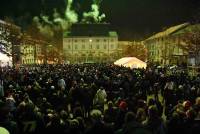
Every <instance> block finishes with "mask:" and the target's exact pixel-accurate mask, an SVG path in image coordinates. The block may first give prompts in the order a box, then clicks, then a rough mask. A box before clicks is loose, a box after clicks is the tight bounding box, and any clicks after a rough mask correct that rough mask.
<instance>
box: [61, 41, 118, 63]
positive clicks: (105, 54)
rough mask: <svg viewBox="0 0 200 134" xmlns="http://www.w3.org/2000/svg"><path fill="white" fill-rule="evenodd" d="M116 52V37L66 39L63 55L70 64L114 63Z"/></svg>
mask: <svg viewBox="0 0 200 134" xmlns="http://www.w3.org/2000/svg"><path fill="white" fill-rule="evenodd" d="M117 50H118V38H117V37H67V38H64V39H63V53H64V55H65V57H66V60H68V61H70V62H71V63H73V62H74V63H85V62H105V61H108V62H109V61H114V60H115V59H116V53H117Z"/></svg>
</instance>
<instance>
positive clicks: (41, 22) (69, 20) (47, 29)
mask: <svg viewBox="0 0 200 134" xmlns="http://www.w3.org/2000/svg"><path fill="white" fill-rule="evenodd" d="M72 3H73V0H67V6H66V10H65V14H64V17H61V15H60V14H59V13H58V12H57V10H56V9H54V14H53V21H52V20H50V19H49V16H46V15H43V14H41V15H40V17H34V18H33V21H34V22H35V23H36V24H37V26H38V29H39V30H40V32H41V33H42V34H44V35H48V36H50V37H52V36H54V32H53V31H54V28H56V27H55V26H56V25H59V26H61V27H62V29H63V30H67V29H68V28H69V27H70V26H71V25H72V24H73V23H76V22H78V15H77V13H76V12H75V11H74V10H73V9H72Z"/></svg>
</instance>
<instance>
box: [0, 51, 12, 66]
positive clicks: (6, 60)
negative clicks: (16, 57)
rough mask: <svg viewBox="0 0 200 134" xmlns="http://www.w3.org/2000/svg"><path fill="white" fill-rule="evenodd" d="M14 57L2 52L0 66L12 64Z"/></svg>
mask: <svg viewBox="0 0 200 134" xmlns="http://www.w3.org/2000/svg"><path fill="white" fill-rule="evenodd" d="M11 63H12V58H11V57H8V56H7V55H6V54H2V53H0V66H7V65H10V66H11V65H12V64H11Z"/></svg>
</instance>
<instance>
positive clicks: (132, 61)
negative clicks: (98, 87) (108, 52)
mask: <svg viewBox="0 0 200 134" xmlns="http://www.w3.org/2000/svg"><path fill="white" fill-rule="evenodd" d="M114 64H115V65H118V66H124V67H130V68H146V67H147V64H146V63H145V62H143V61H141V60H139V59H137V58H136V57H124V58H121V59H119V60H117V61H115V62H114Z"/></svg>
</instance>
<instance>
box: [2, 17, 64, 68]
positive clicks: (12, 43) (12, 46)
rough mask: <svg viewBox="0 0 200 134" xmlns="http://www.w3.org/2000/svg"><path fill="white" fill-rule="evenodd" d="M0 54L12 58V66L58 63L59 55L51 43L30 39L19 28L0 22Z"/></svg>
mask: <svg viewBox="0 0 200 134" xmlns="http://www.w3.org/2000/svg"><path fill="white" fill-rule="evenodd" d="M0 53H3V54H6V55H7V56H9V57H12V62H13V64H20V65H31V64H44V63H58V61H59V60H60V56H61V54H60V53H59V52H58V49H57V48H56V47H54V46H53V45H52V44H51V43H49V42H47V41H44V40H40V39H36V38H33V37H31V36H30V35H28V34H27V33H25V32H22V30H21V28H20V27H19V26H16V25H14V24H12V23H9V22H5V21H2V20H0Z"/></svg>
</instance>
